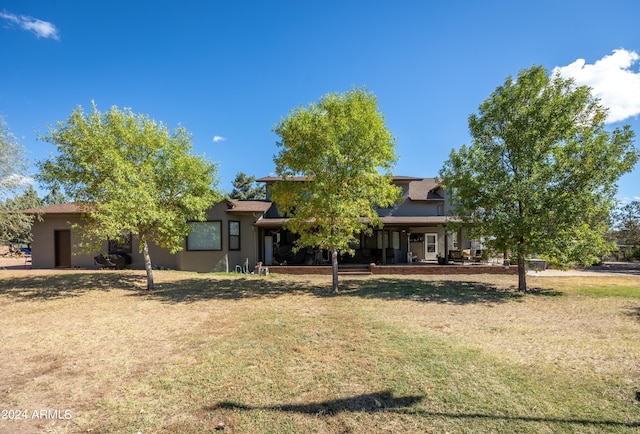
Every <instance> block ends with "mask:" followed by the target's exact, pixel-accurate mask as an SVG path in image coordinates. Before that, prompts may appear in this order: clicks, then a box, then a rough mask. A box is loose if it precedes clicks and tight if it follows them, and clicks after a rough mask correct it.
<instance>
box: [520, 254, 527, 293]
mask: <svg viewBox="0 0 640 434" xmlns="http://www.w3.org/2000/svg"><path fill="white" fill-rule="evenodd" d="M518 289H519V290H520V291H522V292H527V268H526V267H525V264H524V255H522V254H520V253H518Z"/></svg>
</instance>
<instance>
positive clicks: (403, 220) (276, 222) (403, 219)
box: [255, 216, 456, 229]
mask: <svg viewBox="0 0 640 434" xmlns="http://www.w3.org/2000/svg"><path fill="white" fill-rule="evenodd" d="M288 220H289V219H288V218H284V217H278V218H261V219H258V220H257V221H256V223H255V225H256V226H258V227H261V228H268V229H273V228H280V227H282V225H283V224H284V223H286V222H287V221H288ZM380 220H381V221H382V223H383V224H384V225H385V226H395V227H401V226H421V225H434V224H438V225H443V224H446V223H447V222H450V221H456V218H455V217H449V216H384V217H380Z"/></svg>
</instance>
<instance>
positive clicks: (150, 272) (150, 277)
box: [140, 238, 153, 291]
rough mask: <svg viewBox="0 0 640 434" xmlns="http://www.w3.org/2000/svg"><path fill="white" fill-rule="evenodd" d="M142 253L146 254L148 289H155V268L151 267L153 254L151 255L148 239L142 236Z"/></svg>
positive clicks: (145, 265) (145, 264)
mask: <svg viewBox="0 0 640 434" xmlns="http://www.w3.org/2000/svg"><path fill="white" fill-rule="evenodd" d="M140 241H141V242H142V254H143V255H144V268H145V270H147V290H148V291H151V290H152V289H153V268H151V256H149V245H148V244H147V240H146V239H145V238H142V239H141V240H140Z"/></svg>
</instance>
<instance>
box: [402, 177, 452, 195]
mask: <svg viewBox="0 0 640 434" xmlns="http://www.w3.org/2000/svg"><path fill="white" fill-rule="evenodd" d="M439 188H440V180H439V179H437V178H423V179H421V180H419V181H412V182H411V183H410V184H409V199H411V200H444V198H443V197H442V196H440V195H439V194H438V193H437V192H436V190H438V189H439Z"/></svg>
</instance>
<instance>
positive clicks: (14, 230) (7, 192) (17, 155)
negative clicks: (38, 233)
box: [0, 116, 37, 243]
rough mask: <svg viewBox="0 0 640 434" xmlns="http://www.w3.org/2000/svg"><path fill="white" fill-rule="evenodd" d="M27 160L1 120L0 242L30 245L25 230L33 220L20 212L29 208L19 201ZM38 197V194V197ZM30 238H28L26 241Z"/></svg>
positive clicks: (22, 150) (20, 146) (2, 119)
mask: <svg viewBox="0 0 640 434" xmlns="http://www.w3.org/2000/svg"><path fill="white" fill-rule="evenodd" d="M26 173H27V160H26V157H25V153H24V149H23V147H22V145H21V144H20V143H19V142H18V140H17V138H16V137H15V136H14V135H13V133H12V132H11V130H10V129H9V126H8V125H7V123H6V122H5V120H4V118H3V117H2V116H0V242H2V243H8V242H11V241H21V240H24V241H27V239H25V238H24V233H25V228H30V227H31V222H32V220H33V216H30V215H26V214H23V213H21V212H20V210H21V209H26V208H30V206H26V207H24V208H21V207H22V205H24V204H25V203H26V202H25V201H17V197H16V195H18V194H19V193H20V192H21V190H22V188H23V187H24V185H25V178H26ZM34 192H35V191H34ZM36 196H37V194H36ZM27 238H28V237H27Z"/></svg>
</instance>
